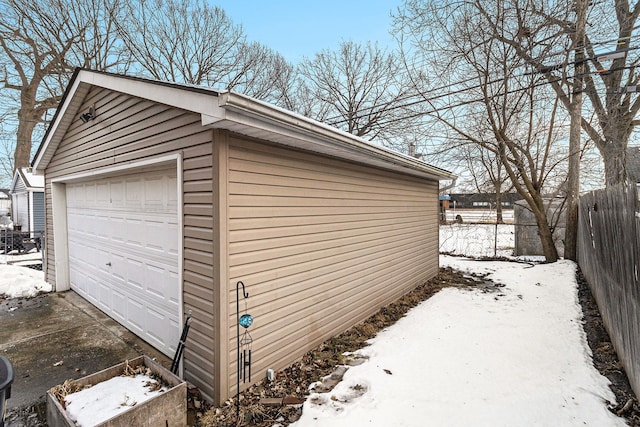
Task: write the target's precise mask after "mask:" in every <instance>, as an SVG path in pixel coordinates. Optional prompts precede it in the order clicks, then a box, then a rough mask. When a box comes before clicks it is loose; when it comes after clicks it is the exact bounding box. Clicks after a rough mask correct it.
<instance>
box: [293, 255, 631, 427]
mask: <svg viewBox="0 0 640 427" xmlns="http://www.w3.org/2000/svg"><path fill="white" fill-rule="evenodd" d="M440 262H441V265H443V266H452V267H454V268H456V269H459V270H462V271H466V272H473V273H480V274H487V273H488V274H489V276H488V278H490V279H491V280H493V281H494V282H498V283H501V284H504V285H505V286H504V287H502V288H498V290H497V291H491V292H483V291H482V290H469V289H458V288H448V289H444V290H443V291H441V292H439V293H438V294H436V295H435V296H434V297H432V298H431V299H429V300H427V301H425V302H424V303H422V304H421V305H419V306H418V307H416V308H414V309H413V310H411V311H410V312H409V313H408V315H407V316H406V317H404V318H403V319H401V320H400V321H398V322H397V323H396V324H395V325H393V326H391V327H389V328H388V329H386V330H385V331H383V332H381V333H380V334H378V336H376V337H375V338H374V339H372V340H371V346H369V347H366V348H364V349H362V350H360V351H359V353H360V354H362V355H363V356H366V357H368V360H367V361H366V362H365V363H363V364H362V365H359V366H355V367H351V368H350V369H349V370H348V371H347V373H346V374H345V376H344V379H343V381H342V382H341V383H339V384H338V385H337V386H336V388H334V389H333V390H332V391H331V392H329V393H324V394H318V393H312V395H311V396H310V397H309V398H308V399H307V401H306V403H305V404H304V409H303V414H302V418H301V419H300V420H299V421H298V422H297V423H295V424H294V425H295V426H296V427H307V426H314V427H315V426H331V427H339V426H349V427H352V426H364V425H367V426H416V427H417V426H470V425H473V426H578V425H589V426H623V425H625V423H624V420H623V419H621V418H617V417H615V416H614V415H613V414H611V413H610V412H609V411H608V410H607V401H609V402H613V401H614V400H615V397H614V395H613V393H612V392H611V390H609V388H608V380H607V379H606V378H605V377H603V376H601V375H600V374H599V373H598V371H597V370H596V369H595V368H594V367H593V364H592V361H591V351H590V350H589V347H588V345H587V342H586V336H585V333H584V331H583V329H582V325H581V317H582V312H581V308H580V305H579V303H578V298H577V288H576V281H575V268H576V267H575V264H574V263H572V262H570V261H559V262H557V263H554V264H540V265H536V266H534V267H531V266H529V265H527V264H522V263H511V262H487V261H471V260H469V259H465V258H455V257H449V256H441V259H440Z"/></svg>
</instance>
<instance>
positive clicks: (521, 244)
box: [514, 200, 566, 257]
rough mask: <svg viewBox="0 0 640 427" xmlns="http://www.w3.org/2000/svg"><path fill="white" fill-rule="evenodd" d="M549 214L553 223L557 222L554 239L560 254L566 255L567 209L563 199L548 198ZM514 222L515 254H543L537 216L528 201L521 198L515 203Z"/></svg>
mask: <svg viewBox="0 0 640 427" xmlns="http://www.w3.org/2000/svg"><path fill="white" fill-rule="evenodd" d="M545 205H546V207H547V212H548V213H547V215H548V218H549V219H550V221H552V223H555V224H556V225H555V230H554V231H553V241H554V242H555V245H556V249H557V250H558V255H559V256H561V257H563V256H564V232H565V228H566V227H565V223H566V220H565V209H564V203H563V202H562V201H561V200H546V202H545ZM514 224H515V250H514V255H515V256H521V255H533V256H539V255H543V254H544V252H543V250H542V243H541V242H540V235H539V234H538V225H537V224H536V219H535V216H534V215H533V212H531V208H529V206H528V205H527V202H526V201H524V200H520V201H518V202H515V203H514Z"/></svg>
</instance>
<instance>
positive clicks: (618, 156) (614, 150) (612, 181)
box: [601, 142, 627, 187]
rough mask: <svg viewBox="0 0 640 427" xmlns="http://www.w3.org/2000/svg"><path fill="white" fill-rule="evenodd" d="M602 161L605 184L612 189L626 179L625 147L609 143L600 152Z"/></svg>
mask: <svg viewBox="0 0 640 427" xmlns="http://www.w3.org/2000/svg"><path fill="white" fill-rule="evenodd" d="M601 153H602V157H603V160H604V175H605V184H606V186H607V187H614V186H616V185H619V184H624V183H625V182H626V179H627V150H626V147H625V145H623V144H616V143H614V142H610V143H609V144H607V146H606V147H605V149H604V150H602V151H601Z"/></svg>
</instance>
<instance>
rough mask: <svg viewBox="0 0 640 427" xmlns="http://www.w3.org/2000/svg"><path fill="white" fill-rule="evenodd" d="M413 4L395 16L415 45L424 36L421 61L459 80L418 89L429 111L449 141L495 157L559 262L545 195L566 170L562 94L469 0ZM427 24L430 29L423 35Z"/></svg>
mask: <svg viewBox="0 0 640 427" xmlns="http://www.w3.org/2000/svg"><path fill="white" fill-rule="evenodd" d="M411 3H412V4H413V6H415V8H413V9H412V8H407V9H406V10H405V11H403V12H402V13H401V14H399V16H397V21H396V22H397V24H398V26H399V29H400V30H401V31H403V32H404V34H409V35H411V36H412V37H415V38H413V41H414V42H415V45H414V47H415V48H416V49H419V48H421V46H423V45H422V44H421V42H422V41H423V39H422V37H429V39H430V40H431V41H432V43H431V44H429V45H427V46H428V47H427V50H426V51H422V53H423V54H424V61H425V62H423V66H425V67H427V66H431V67H435V66H440V69H439V70H438V72H437V75H445V76H446V73H447V72H448V70H451V72H452V73H455V75H456V80H457V81H458V82H459V83H458V84H456V85H454V86H451V87H450V88H449V92H448V95H447V96H445V97H442V98H438V99H437V100H435V99H436V98H435V97H434V96H433V94H432V93H431V92H430V91H429V90H428V89H427V88H423V90H422V93H423V96H424V104H426V105H429V107H430V108H431V111H430V115H431V117H434V118H435V119H437V120H438V121H439V122H440V123H442V124H444V125H445V126H446V129H448V130H449V133H450V135H451V136H450V137H449V140H456V139H457V140H459V141H460V142H461V143H463V144H473V145H474V146H476V147H479V148H481V149H482V150H483V151H484V152H488V153H489V158H497V159H499V161H500V164H501V166H502V167H503V168H504V171H505V172H506V174H507V175H508V176H509V181H510V182H511V184H512V185H513V186H514V188H515V189H516V191H517V192H518V193H519V194H520V195H521V196H522V197H523V198H524V200H525V201H526V202H527V204H528V206H529V208H530V209H531V211H532V212H533V214H534V216H535V218H536V223H537V227H538V230H539V235H540V240H541V243H542V248H543V252H544V255H545V258H546V259H547V261H549V262H554V261H556V260H557V259H558V252H557V249H556V247H555V244H554V241H553V222H552V221H551V218H549V216H548V212H547V205H546V204H545V201H544V199H545V196H548V195H549V194H552V188H551V185H550V182H553V181H557V179H558V177H562V176H563V175H564V176H565V177H566V174H563V173H562V172H563V170H562V166H563V165H566V161H567V155H566V149H564V150H563V148H564V147H563V146H562V145H561V144H560V141H561V138H562V137H564V136H565V133H564V132H563V130H562V126H563V125H565V124H566V123H565V122H566V117H567V116H566V114H564V115H563V114H560V113H561V109H559V102H560V101H559V100H558V99H557V97H556V96H555V93H554V92H553V91H551V90H550V89H549V88H548V86H547V85H546V82H545V84H542V82H541V81H543V78H542V77H540V76H539V75H538V74H524V73H522V71H521V67H522V61H518V56H517V55H515V50H514V48H513V47H512V46H511V45H509V44H508V43H504V42H502V41H501V40H499V38H497V37H495V34H494V31H493V28H492V27H491V26H488V25H487V23H486V21H485V20H486V17H485V16H484V15H483V14H481V13H478V11H477V10H476V9H475V8H474V7H473V5H469V4H468V3H464V4H460V3H455V4H451V5H444V4H442V3H441V2H438V1H433V2H426V1H419V2H411ZM491 5H492V8H491V10H490V15H491V17H492V19H495V20H497V21H500V22H502V21H503V20H506V18H507V16H505V14H504V9H502V7H501V5H502V2H495V3H491ZM487 8H488V6H487ZM488 14H489V12H488ZM428 31H433V33H431V34H429V35H428V36H427V33H428ZM434 74H436V73H434ZM446 77H450V76H446ZM434 80H435V79H434ZM563 151H564V153H565V154H564V155H562V152H563ZM554 188H557V183H556V185H554Z"/></svg>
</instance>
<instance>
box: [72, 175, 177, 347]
mask: <svg viewBox="0 0 640 427" xmlns="http://www.w3.org/2000/svg"><path fill="white" fill-rule="evenodd" d="M174 175H175V171H154V172H146V173H145V174H141V175H131V176H126V177H113V178H107V179H102V180H99V181H93V182H84V183H74V184H67V216H68V229H69V259H70V277H71V287H72V288H73V289H75V290H76V291H77V292H78V293H80V294H81V295H82V296H84V297H85V298H87V299H88V300H89V301H91V302H92V303H93V304H95V305H96V306H98V307H99V308H101V309H102V310H103V311H104V312H105V313H107V314H108V315H110V316H111V317H113V318H114V319H115V320H117V321H118V322H120V323H122V324H123V325H124V326H126V327H128V328H129V329H130V330H131V331H132V332H134V333H135V334H137V335H139V336H140V337H142V338H143V339H145V340H146V341H148V342H149V343H150V344H151V345H153V346H155V347H156V348H158V349H159V350H161V351H163V352H164V353H165V354H167V355H172V354H173V352H174V351H175V347H176V345H177V342H178V338H179V308H180V305H179V301H180V298H179V296H180V286H179V280H178V279H179V275H178V253H179V250H178V245H179V243H180V242H179V238H178V236H179V230H178V220H177V203H176V201H177V187H176V183H177V180H176V178H175V176H174Z"/></svg>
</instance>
